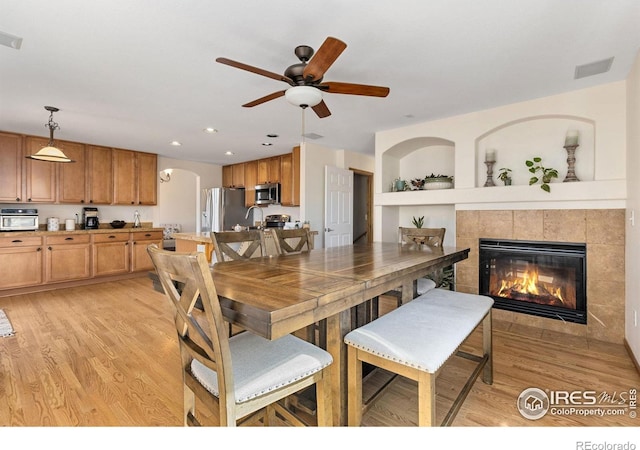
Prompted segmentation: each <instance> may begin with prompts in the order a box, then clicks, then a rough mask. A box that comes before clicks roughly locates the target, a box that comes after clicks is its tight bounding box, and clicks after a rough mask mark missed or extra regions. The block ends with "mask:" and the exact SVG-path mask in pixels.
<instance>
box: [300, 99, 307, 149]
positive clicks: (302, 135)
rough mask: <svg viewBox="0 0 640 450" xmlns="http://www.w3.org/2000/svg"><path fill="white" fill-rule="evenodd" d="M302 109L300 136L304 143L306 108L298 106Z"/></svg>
mask: <svg viewBox="0 0 640 450" xmlns="http://www.w3.org/2000/svg"><path fill="white" fill-rule="evenodd" d="M300 109H301V110H302V134H301V138H302V142H303V143H304V111H305V109H307V108H300Z"/></svg>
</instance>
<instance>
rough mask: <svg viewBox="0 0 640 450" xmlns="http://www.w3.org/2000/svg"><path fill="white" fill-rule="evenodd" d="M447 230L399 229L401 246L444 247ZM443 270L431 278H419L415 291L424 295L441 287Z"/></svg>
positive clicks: (436, 272) (437, 271)
mask: <svg viewBox="0 0 640 450" xmlns="http://www.w3.org/2000/svg"><path fill="white" fill-rule="evenodd" d="M446 231H447V229H446V228H407V227H399V228H398V239H399V242H400V243H401V244H409V245H427V246H429V247H442V244H443V242H444V234H445V232H446ZM443 276H444V275H443V271H442V269H438V270H436V271H435V272H434V273H433V274H431V276H430V277H429V278H419V279H418V280H417V281H416V286H415V287H414V291H415V293H416V294H417V295H422V294H425V293H427V292H428V291H430V290H431V289H433V288H435V287H437V286H440V284H441V282H442V278H443Z"/></svg>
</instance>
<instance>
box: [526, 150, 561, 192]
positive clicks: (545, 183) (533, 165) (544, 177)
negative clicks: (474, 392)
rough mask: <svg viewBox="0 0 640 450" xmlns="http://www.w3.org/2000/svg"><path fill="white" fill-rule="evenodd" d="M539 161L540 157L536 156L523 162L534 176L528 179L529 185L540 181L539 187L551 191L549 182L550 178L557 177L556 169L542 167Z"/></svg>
mask: <svg viewBox="0 0 640 450" xmlns="http://www.w3.org/2000/svg"><path fill="white" fill-rule="evenodd" d="M541 162H542V158H540V157H539V156H536V157H534V158H533V159H532V160H527V161H526V162H525V164H526V165H527V167H528V168H529V172H531V173H532V174H534V176H532V177H531V178H530V179H529V185H532V184H535V183H537V182H538V181H542V184H541V185H540V189H542V190H543V191H546V192H551V187H550V186H549V183H551V179H553V178H558V171H557V170H556V169H553V168H551V167H544V166H543V165H542V164H541ZM536 172H540V174H541V176H540V177H537V176H535V174H536Z"/></svg>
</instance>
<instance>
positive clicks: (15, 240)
mask: <svg viewBox="0 0 640 450" xmlns="http://www.w3.org/2000/svg"><path fill="white" fill-rule="evenodd" d="M11 242H15V243H16V244H17V243H19V242H22V239H14V240H13V241H11Z"/></svg>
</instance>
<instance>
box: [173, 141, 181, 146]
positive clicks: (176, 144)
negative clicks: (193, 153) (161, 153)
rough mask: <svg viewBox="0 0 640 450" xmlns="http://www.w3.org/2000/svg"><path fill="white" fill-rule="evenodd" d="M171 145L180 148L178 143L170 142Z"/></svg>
mask: <svg viewBox="0 0 640 450" xmlns="http://www.w3.org/2000/svg"><path fill="white" fill-rule="evenodd" d="M171 145H173V146H174V147H180V146H181V145H182V144H181V143H180V142H178V141H171Z"/></svg>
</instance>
